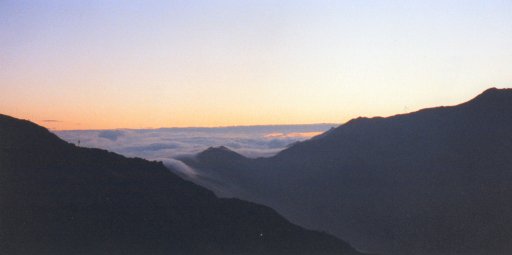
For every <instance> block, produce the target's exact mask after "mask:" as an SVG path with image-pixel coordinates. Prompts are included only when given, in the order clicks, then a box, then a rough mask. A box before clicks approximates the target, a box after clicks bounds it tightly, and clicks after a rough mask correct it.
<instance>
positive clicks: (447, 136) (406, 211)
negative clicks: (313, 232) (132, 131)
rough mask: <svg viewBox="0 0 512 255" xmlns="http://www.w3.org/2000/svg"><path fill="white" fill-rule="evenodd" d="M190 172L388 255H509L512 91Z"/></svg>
mask: <svg viewBox="0 0 512 255" xmlns="http://www.w3.org/2000/svg"><path fill="white" fill-rule="evenodd" d="M181 160H182V161H183V162H185V163H186V164H188V165H189V166H191V167H193V168H194V169H195V170H196V172H197V173H198V175H197V176H195V177H194V178H191V180H193V181H194V182H196V183H199V184H201V185H203V186H205V187H208V188H210V189H212V190H214V191H215V192H216V193H217V194H219V195H222V196H233V197H238V198H241V199H247V200H250V201H254V202H257V203H263V204H266V205H268V206H270V207H272V208H275V209H276V210H277V211H278V212H280V213H282V214H283V215H284V216H285V217H287V218H288V219H290V220H291V221H292V222H295V223H298V224H300V225H302V226H305V227H308V228H313V229H320V230H324V231H329V232H331V233H334V234H336V235H337V236H338V237H340V238H343V239H344V240H348V241H349V242H350V243H351V244H353V245H354V246H355V247H356V248H359V249H362V250H367V251H371V252H378V253H382V254H475V255H476V254H479V255H480V254H512V89H495V88H492V89H489V90H486V91H485V92H483V93H482V94H481V95H479V96H477V97H476V98H474V99H473V100H470V101H469V102H466V103H463V104H460V105H456V106H452V107H437V108H430V109H424V110H420V111H417V112H413V113H409V114H402V115H396V116H392V117H388V118H380V117H377V118H357V119H353V120H351V121H349V122H347V123H346V124H344V125H341V126H339V127H337V128H335V129H332V130H330V131H328V132H326V133H324V134H322V135H320V136H317V137H314V138H312V139H310V140H307V141H304V142H299V143H297V144H294V145H293V146H291V147H290V148H288V149H285V150H284V151H282V152H280V153H279V154H277V155H276V156H274V157H270V158H259V159H249V158H245V157H243V156H241V155H239V154H237V153H235V152H233V151H230V150H229V149H227V148H224V147H223V148H210V149H208V150H206V151H204V152H202V153H200V154H198V155H197V156H195V157H183V158H181Z"/></svg>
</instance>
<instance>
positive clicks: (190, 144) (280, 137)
mask: <svg viewBox="0 0 512 255" xmlns="http://www.w3.org/2000/svg"><path fill="white" fill-rule="evenodd" d="M333 126H336V125H335V124H317V125H283V126H242V127H221V128H162V129H121V130H73V131H55V133H56V134H57V135H58V136H59V137H61V138H62V139H64V140H66V141H68V142H72V143H78V141H80V146H83V147H96V148H102V149H107V150H110V151H114V152H117V153H120V154H123V155H126V156H130V157H141V158H146V159H149V160H161V161H164V160H166V159H173V158H175V157H177V156H182V155H193V154H196V153H199V152H201V151H203V150H205V149H207V148H208V147H210V146H226V147H228V148H230V149H232V150H234V151H236V152H238V153H240V154H242V155H245V156H247V157H268V156H272V155H274V154H276V153H278V152H279V151H281V150H283V149H285V148H286V147H287V146H289V145H290V144H292V143H294V142H297V141H301V140H304V139H307V138H309V137H311V136H313V135H317V134H319V132H324V131H326V130H328V129H329V128H331V127H333ZM169 162H171V163H170V164H173V165H176V162H174V161H172V160H171V161H169ZM182 170H184V171H185V172H186V171H189V170H185V169H182Z"/></svg>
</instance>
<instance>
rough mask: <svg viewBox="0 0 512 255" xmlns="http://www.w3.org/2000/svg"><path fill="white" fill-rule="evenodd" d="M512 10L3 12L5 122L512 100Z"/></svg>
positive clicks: (295, 116)
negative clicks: (497, 92)
mask: <svg viewBox="0 0 512 255" xmlns="http://www.w3.org/2000/svg"><path fill="white" fill-rule="evenodd" d="M511 45H512V1H508V0H503V1H491V0H486V1H447V0H443V1H411V0H407V1H360V0H358V1H341V0H340V1H334V0H333V1H322V0H312V1H298V0H295V1H284V0H283V1H276V0H254V1H235V0H232V1H212V0H205V1H193V0H185V1H91V0H87V1H20V0H14V1H9V0H7V1H6V0H2V1H0V113H4V114H8V115H12V116H15V117H19V118H26V119H30V120H32V121H35V122H37V123H39V124H42V125H44V126H46V127H49V128H52V129H97V128H102V129H106V128H148V127H172V126H226V125H253V124H293V123H321V122H329V123H333V122H334V123H341V122H345V121H347V120H349V119H350V118H353V117H357V116H377V115H379V116H388V115H392V114H397V113H404V112H409V111H414V110H417V109H420V108H424V107H431V106H437V105H452V104H456V103H460V102H463V101H466V100H468V99H470V98H472V97H474V96H476V95H477V94H478V93H480V92H482V91H483V90H484V89H486V88H488V87H494V86H495V87H512V72H511V67H512V46H511Z"/></svg>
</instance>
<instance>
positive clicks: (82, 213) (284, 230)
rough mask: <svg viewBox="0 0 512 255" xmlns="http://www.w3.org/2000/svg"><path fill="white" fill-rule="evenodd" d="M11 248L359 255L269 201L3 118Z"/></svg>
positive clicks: (3, 242) (5, 243) (0, 152)
mask: <svg viewBox="0 0 512 255" xmlns="http://www.w3.org/2000/svg"><path fill="white" fill-rule="evenodd" d="M0 204H1V205H2V210H0V253H1V254H12V255H16V254H20V255H25V254H66V255H69V254H359V253H357V252H356V251H355V250H354V249H352V248H351V247H350V246H348V245H347V244H345V243H344V242H342V241H339V240H338V239H336V238H334V237H332V236H330V235H328V234H325V233H319V232H315V231H308V230H305V229H303V228H301V227H298V226H296V225H293V224H291V223H289V222H288V221H286V220H285V219H284V218H282V217H281V216H279V215H278V214H277V213H276V212H275V211H273V210H272V209H270V208H268V207H264V206H260V205H256V204H253V203H249V202H244V201H241V200H238V199H219V198H217V197H216V196H215V195H214V194H213V193H212V192H210V191H208V190H206V189H204V188H201V187H199V186H197V185H195V184H193V183H191V182H188V181H185V180H183V179H181V178H180V177H178V176H176V175H175V174H173V173H171V172H170V171H169V170H168V169H167V168H165V167H164V166H163V165H162V163H160V162H149V161H146V160H142V159H137V158H125V157H123V156H120V155H117V154H114V153H110V152H107V151H103V150H99V149H86V148H80V147H76V146H75V145H73V144H69V143H66V142H64V141H62V140H60V139H59V138H57V137H56V136H55V135H53V134H51V133H50V132H48V131H47V130H46V129H44V128H42V127H40V126H37V125H35V124H33V123H30V122H28V121H23V120H18V119H15V118H11V117H8V116H5V115H0Z"/></svg>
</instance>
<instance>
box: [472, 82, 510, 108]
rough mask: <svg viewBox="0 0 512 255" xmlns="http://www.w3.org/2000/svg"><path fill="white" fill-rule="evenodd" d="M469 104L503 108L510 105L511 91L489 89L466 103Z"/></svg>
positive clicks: (508, 89)
mask: <svg viewBox="0 0 512 255" xmlns="http://www.w3.org/2000/svg"><path fill="white" fill-rule="evenodd" d="M468 103H469V104H485V105H489V106H503V105H510V104H512V89H510V88H507V89H498V88H495V87H493V88H489V89H487V90H485V91H484V92H482V93H481V94H480V95H478V96H476V97H475V98H473V99H472V100H470V101H469V102H468Z"/></svg>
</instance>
